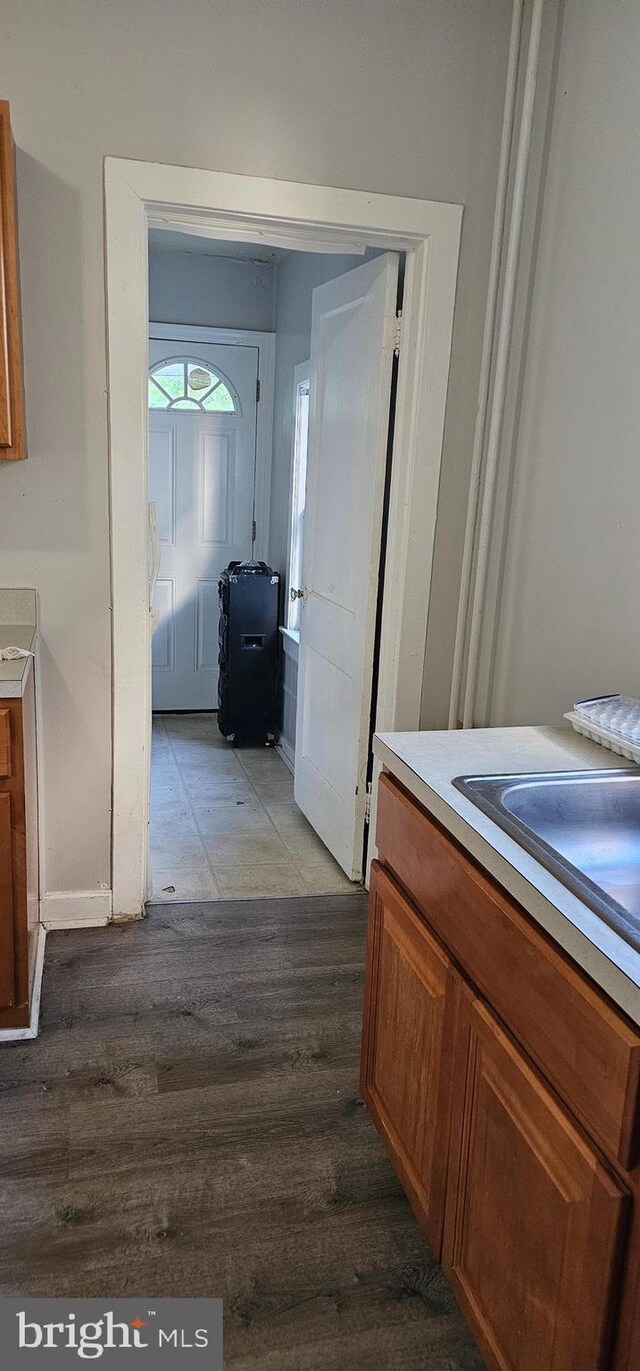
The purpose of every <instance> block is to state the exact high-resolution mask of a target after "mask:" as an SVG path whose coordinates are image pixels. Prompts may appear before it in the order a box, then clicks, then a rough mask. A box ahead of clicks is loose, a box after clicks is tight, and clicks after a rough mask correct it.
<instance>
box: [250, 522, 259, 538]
mask: <svg viewBox="0 0 640 1371" xmlns="http://www.w3.org/2000/svg"><path fill="white" fill-rule="evenodd" d="M257 532H258V530H257V528H256V521H255V519H254V520H253V521H252V524H251V542H252V543H255V541H256V534H257Z"/></svg>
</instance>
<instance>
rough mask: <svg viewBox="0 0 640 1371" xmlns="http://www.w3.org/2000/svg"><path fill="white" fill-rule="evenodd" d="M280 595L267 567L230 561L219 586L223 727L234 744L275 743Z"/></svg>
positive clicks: (276, 580) (220, 721) (220, 720)
mask: <svg viewBox="0 0 640 1371" xmlns="http://www.w3.org/2000/svg"><path fill="white" fill-rule="evenodd" d="M279 591H280V577H279V576H278V575H277V573H276V572H274V571H272V569H271V567H269V566H267V564H266V562H230V563H229V565H228V567H226V568H225V570H224V571H223V572H222V575H221V577H220V580H219V583H218V592H219V598H220V628H219V656H218V664H219V668H220V676H219V682H218V726H219V728H220V732H221V733H223V734H224V736H225V738H227V740H228V741H229V742H230V743H238V742H253V743H264V744H265V745H266V746H267V747H268V746H270V745H271V743H273V742H274V741H275V736H276V726H277V712H278V649H279V633H278V599H279Z"/></svg>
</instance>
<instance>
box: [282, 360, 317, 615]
mask: <svg viewBox="0 0 640 1371" xmlns="http://www.w3.org/2000/svg"><path fill="white" fill-rule="evenodd" d="M310 377H311V363H310V361H309V360H307V361H305V362H299V363H298V365H297V366H296V367H295V368H294V383H293V442H292V448H293V460H292V466H291V498H290V502H289V521H288V559H287V560H288V573H287V609H286V627H287V629H288V630H289V632H290V633H295V634H297V635H299V633H300V614H301V603H300V600H299V599H296V600H292V599H291V590H292V589H293V588H295V589H301V586H300V582H301V579H302V572H303V557H304V516H305V510H306V489H307V460H308V455H309V402H310V395H309V390H310Z"/></svg>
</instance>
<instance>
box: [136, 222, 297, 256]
mask: <svg viewBox="0 0 640 1371" xmlns="http://www.w3.org/2000/svg"><path fill="white" fill-rule="evenodd" d="M149 247H150V248H153V250H154V251H158V252H195V253H197V254H198V255H199V256H200V257H235V259H236V261H238V260H240V261H243V262H281V261H282V259H283V257H287V256H288V251H289V250H288V249H287V248H274V247H269V245H268V244H266V243H235V242H230V241H229V240H228V239H226V238H203V237H201V235H200V234H196V233H181V232H179V231H178V230H177V229H162V228H150V229H149Z"/></svg>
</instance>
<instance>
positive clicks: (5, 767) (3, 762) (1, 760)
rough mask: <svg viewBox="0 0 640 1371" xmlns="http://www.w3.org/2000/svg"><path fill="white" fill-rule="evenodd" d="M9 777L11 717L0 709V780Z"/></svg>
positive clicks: (6, 711) (6, 710)
mask: <svg viewBox="0 0 640 1371" xmlns="http://www.w3.org/2000/svg"><path fill="white" fill-rule="evenodd" d="M10 775H11V715H10V713H9V710H8V709H2V708H1V707H0V780H4V779H5V777H7V776H10Z"/></svg>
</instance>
